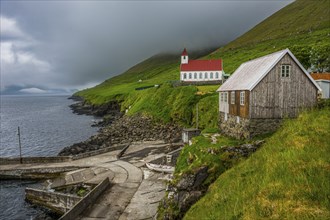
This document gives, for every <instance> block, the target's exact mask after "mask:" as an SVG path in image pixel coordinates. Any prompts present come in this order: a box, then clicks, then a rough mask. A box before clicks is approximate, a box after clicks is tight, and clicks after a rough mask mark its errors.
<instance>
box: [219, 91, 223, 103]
mask: <svg viewBox="0 0 330 220" xmlns="http://www.w3.org/2000/svg"><path fill="white" fill-rule="evenodd" d="M220 102H223V92H220Z"/></svg>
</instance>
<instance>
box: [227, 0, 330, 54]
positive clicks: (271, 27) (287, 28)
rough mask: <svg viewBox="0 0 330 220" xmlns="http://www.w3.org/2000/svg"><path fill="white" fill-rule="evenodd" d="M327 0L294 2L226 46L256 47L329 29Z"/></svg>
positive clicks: (329, 10)
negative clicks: (268, 42)
mask: <svg viewBox="0 0 330 220" xmlns="http://www.w3.org/2000/svg"><path fill="white" fill-rule="evenodd" d="M329 5H330V1H329V0H318V1H311V0H296V1H294V2H293V3H291V4H290V5H288V6H286V7H284V8H283V9H281V10H279V11H278V12H276V13H274V14H273V15H271V16H270V17H268V18H267V19H265V20H264V21H262V22H261V23H259V24H258V25H256V26H255V27H254V28H252V29H251V30H250V31H248V32H247V33H245V34H244V35H242V36H240V37H239V38H237V39H236V40H235V41H233V42H231V43H230V44H228V45H227V46H228V48H238V47H241V46H246V45H251V44H252V45H256V44H259V43H261V42H264V41H271V40H274V39H283V38H288V37H295V36H299V35H301V34H306V33H310V34H314V31H315V30H321V29H326V28H329V25H330V21H329V20H330V18H329V14H330V7H329Z"/></svg>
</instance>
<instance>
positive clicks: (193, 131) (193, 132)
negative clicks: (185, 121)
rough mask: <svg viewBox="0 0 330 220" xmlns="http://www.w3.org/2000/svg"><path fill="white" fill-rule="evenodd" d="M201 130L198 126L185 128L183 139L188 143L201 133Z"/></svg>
mask: <svg viewBox="0 0 330 220" xmlns="http://www.w3.org/2000/svg"><path fill="white" fill-rule="evenodd" d="M200 133H201V131H200V130H199V129H197V128H184V129H183V131H182V141H183V143H185V144H187V143H189V141H190V140H191V139H192V138H193V137H195V136H198V135H200Z"/></svg>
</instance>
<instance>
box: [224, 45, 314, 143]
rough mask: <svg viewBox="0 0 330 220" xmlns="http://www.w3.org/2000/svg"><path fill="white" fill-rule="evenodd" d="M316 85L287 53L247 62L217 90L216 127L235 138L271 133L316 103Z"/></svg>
mask: <svg viewBox="0 0 330 220" xmlns="http://www.w3.org/2000/svg"><path fill="white" fill-rule="evenodd" d="M319 90H320V87H319V86H318V84H317V83H316V82H315V81H314V80H313V78H312V77H311V76H310V74H309V73H308V72H307V71H306V70H305V69H304V67H303V66H302V65H301V64H300V62H299V61H298V60H297V59H296V57H295V56H294V55H293V54H292V53H291V51H290V50H289V49H285V50H282V51H278V52H275V53H272V54H269V55H266V56H263V57H260V58H257V59H254V60H250V61H248V62H246V63H243V64H241V66H240V67H239V68H238V69H237V70H236V71H235V72H234V73H233V74H232V76H231V77H229V79H228V80H227V81H226V82H225V83H224V84H223V85H222V86H221V87H220V88H219V89H218V90H217V91H218V92H219V93H220V95H219V98H220V100H219V113H220V117H219V127H220V129H221V131H222V132H223V133H225V134H227V135H229V136H233V137H236V138H249V137H251V136H255V135H257V134H262V133H267V132H271V131H274V130H275V129H276V128H278V126H279V124H280V122H281V120H282V119H283V118H292V117H296V116H297V115H298V113H299V111H300V110H301V109H304V108H309V107H312V106H313V105H315V104H316V102H317V95H318V92H319Z"/></svg>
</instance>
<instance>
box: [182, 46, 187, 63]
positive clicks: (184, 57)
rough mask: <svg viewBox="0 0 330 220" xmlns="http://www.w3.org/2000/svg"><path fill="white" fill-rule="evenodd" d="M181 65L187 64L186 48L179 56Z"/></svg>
mask: <svg viewBox="0 0 330 220" xmlns="http://www.w3.org/2000/svg"><path fill="white" fill-rule="evenodd" d="M181 64H188V53H187V50H186V48H184V50H183V52H182V54H181Z"/></svg>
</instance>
